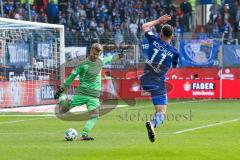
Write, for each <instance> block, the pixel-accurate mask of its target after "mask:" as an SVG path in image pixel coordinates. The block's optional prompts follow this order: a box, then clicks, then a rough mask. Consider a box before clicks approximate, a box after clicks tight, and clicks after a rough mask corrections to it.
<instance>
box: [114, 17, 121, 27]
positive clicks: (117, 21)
mask: <svg viewBox="0 0 240 160" xmlns="http://www.w3.org/2000/svg"><path fill="white" fill-rule="evenodd" d="M120 25H121V19H120V15H119V13H117V14H116V16H115V18H114V29H116V28H117V26H120Z"/></svg>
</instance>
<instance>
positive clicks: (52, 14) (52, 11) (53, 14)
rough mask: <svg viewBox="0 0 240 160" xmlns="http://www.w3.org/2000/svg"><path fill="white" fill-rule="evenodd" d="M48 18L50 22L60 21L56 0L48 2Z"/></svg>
mask: <svg viewBox="0 0 240 160" xmlns="http://www.w3.org/2000/svg"><path fill="white" fill-rule="evenodd" d="M47 18H48V22H49V23H54V24H56V23H58V5H57V4H55V3H54V0H50V3H48V4H47Z"/></svg>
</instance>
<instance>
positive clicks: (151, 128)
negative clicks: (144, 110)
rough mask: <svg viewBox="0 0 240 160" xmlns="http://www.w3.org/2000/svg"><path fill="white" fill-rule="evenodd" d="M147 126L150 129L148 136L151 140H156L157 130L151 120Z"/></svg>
mask: <svg viewBox="0 0 240 160" xmlns="http://www.w3.org/2000/svg"><path fill="white" fill-rule="evenodd" d="M146 128H147V131H148V138H149V140H150V141H151V142H154V141H155V131H154V128H153V125H152V123H151V122H146Z"/></svg>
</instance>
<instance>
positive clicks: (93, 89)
mask: <svg viewBox="0 0 240 160" xmlns="http://www.w3.org/2000/svg"><path fill="white" fill-rule="evenodd" d="M102 51H103V47H102V45H101V44H99V43H94V44H92V46H91V50H90V55H89V57H88V58H87V59H85V60H84V61H82V62H80V64H79V65H78V67H77V68H76V69H75V70H73V71H72V73H71V74H70V76H69V77H68V78H67V80H66V81H65V82H64V84H63V88H62V91H63V92H62V93H61V92H60V93H57V94H58V97H59V111H60V112H61V113H66V112H67V111H69V110H70V109H71V108H73V107H75V106H79V105H83V104H86V106H87V110H88V112H89V119H88V121H87V122H86V124H85V126H84V128H83V130H82V132H81V133H80V134H81V140H94V138H92V137H90V136H89V135H88V134H89V132H90V131H91V130H92V128H93V127H94V125H95V124H96V122H97V120H98V117H99V108H100V101H99V97H100V94H101V81H102V79H101V77H102V76H101V70H102V67H103V65H105V64H110V63H111V62H115V61H117V60H119V59H121V58H122V57H123V54H122V53H119V54H116V55H114V56H110V57H106V58H102V59H101V58H100V56H101V53H102ZM78 75H79V80H80V85H79V86H78V87H77V88H76V93H75V94H74V95H72V96H67V95H66V94H65V93H66V92H67V89H68V87H69V86H70V85H71V84H72V82H73V81H74V79H75V78H76V77H77V76H78Z"/></svg>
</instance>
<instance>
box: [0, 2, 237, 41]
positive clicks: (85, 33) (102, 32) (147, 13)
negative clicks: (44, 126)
mask: <svg viewBox="0 0 240 160" xmlns="http://www.w3.org/2000/svg"><path fill="white" fill-rule="evenodd" d="M189 1H191V0H189ZM27 2H29V4H30V7H28V6H29V5H28V3H27ZM180 2H181V3H180V4H179V5H175V3H172V0H3V1H2V3H3V7H2V8H3V12H1V13H2V14H4V15H3V17H7V18H13V19H19V20H31V21H37V22H44V23H55V24H63V25H64V26H65V30H66V32H68V35H67V36H75V35H77V36H80V37H82V41H88V40H89V39H99V38H101V36H103V37H111V36H112V35H111V34H114V37H115V38H114V39H115V40H114V41H115V43H121V41H123V40H130V41H131V42H136V43H137V41H138V37H139V36H141V34H140V30H141V25H142V24H143V23H144V22H147V21H149V20H152V19H156V18H158V17H159V16H161V15H163V14H166V13H167V14H170V15H171V16H172V20H171V21H170V22H169V23H170V24H171V25H173V26H174V27H175V28H176V30H177V31H178V32H181V33H183V32H189V31H195V28H194V27H192V26H194V24H193V23H194V22H193V19H194V18H195V17H194V16H196V14H194V12H195V6H193V3H190V2H188V0H182V1H180ZM29 13H30V14H29ZM239 30H240V1H239V0H222V1H221V2H219V1H217V0H215V1H214V4H212V6H211V7H210V17H209V21H208V23H207V25H206V26H205V27H202V28H201V30H200V32H203V33H206V32H210V33H222V32H228V33H229V32H237V31H239ZM80 40H81V39H80ZM108 41H109V39H108ZM70 43H71V42H70Z"/></svg>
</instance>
